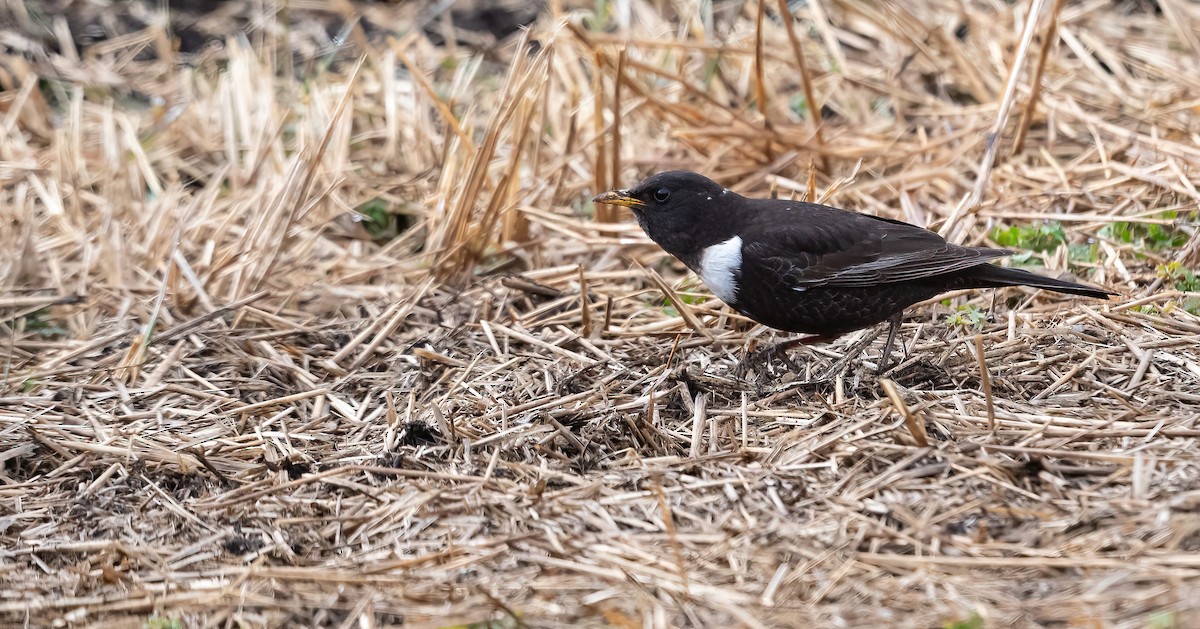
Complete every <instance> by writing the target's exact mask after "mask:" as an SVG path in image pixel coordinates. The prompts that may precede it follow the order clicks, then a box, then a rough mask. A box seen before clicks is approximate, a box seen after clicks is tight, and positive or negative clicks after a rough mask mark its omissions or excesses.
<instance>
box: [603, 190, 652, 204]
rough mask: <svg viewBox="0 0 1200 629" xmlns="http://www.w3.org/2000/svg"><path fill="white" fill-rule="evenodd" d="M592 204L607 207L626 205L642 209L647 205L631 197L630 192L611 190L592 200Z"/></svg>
mask: <svg viewBox="0 0 1200 629" xmlns="http://www.w3.org/2000/svg"><path fill="white" fill-rule="evenodd" d="M592 203H605V204H607V205H624V206H625V207H634V208H640V207H644V206H645V205H646V203H645V202H644V201H640V200H638V199H635V198H633V197H631V196H629V191H628V190H610V191H608V192H605V193H604V194H601V195H597V196H596V198H595V199H592Z"/></svg>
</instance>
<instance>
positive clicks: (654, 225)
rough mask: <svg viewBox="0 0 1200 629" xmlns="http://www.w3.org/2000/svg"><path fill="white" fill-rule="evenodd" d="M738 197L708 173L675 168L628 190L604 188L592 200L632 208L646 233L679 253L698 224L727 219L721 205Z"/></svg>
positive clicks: (675, 252)
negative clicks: (608, 189) (606, 190)
mask: <svg viewBox="0 0 1200 629" xmlns="http://www.w3.org/2000/svg"><path fill="white" fill-rule="evenodd" d="M735 199H740V197H738V195H737V194H735V193H733V192H730V191H729V190H727V189H725V188H723V187H721V186H720V185H719V184H717V183H716V182H715V181H713V180H711V179H709V178H708V177H705V176H703V175H698V174H696V173H693V172H688V171H683V170H673V171H669V172H665V173H659V174H657V175H653V176H651V177H648V178H646V179H644V180H642V182H641V183H639V184H637V185H636V186H634V187H632V188H629V189H628V190H612V191H610V192H605V193H604V194H601V195H599V196H597V197H596V198H595V199H593V201H594V202H595V203H607V204H609V205H622V206H625V207H627V208H629V209H631V210H633V215H634V216H635V217H637V221H638V224H639V225H641V226H642V230H643V231H645V232H646V235H648V236H650V238H651V239H652V240H654V241H655V242H657V243H658V244H660V245H661V246H662V247H663V248H664V249H666V250H667V251H668V252H670V253H673V254H676V255H679V254H680V253H685V251H682V250H683V249H687V248H689V247H688V246H687V245H688V244H690V241H691V240H692V238H690V237H689V236H693V235H696V233H697V226H698V225H712V224H713V223H714V222H716V223H720V222H724V221H723V220H722V215H723V214H725V212H723V211H722V210H721V208H723V207H729V206H730V205H731V202H734V200H735ZM696 244H700V243H696Z"/></svg>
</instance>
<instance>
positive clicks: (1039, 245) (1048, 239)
mask: <svg viewBox="0 0 1200 629" xmlns="http://www.w3.org/2000/svg"><path fill="white" fill-rule="evenodd" d="M991 237H992V240H994V241H995V242H996V244H998V245H1000V246H1001V247H1011V248H1014V249H1024V250H1026V251H1036V252H1038V253H1045V252H1048V251H1054V250H1056V249H1058V247H1059V246H1060V245H1064V244H1066V242H1067V232H1066V230H1064V229H1063V226H1062V223H1059V222H1058V221H1049V222H1046V223H1041V224H1036V225H1013V226H1012V227H996V228H995V229H993V230H992V234H991Z"/></svg>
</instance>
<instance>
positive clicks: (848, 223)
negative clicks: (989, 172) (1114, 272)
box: [594, 171, 1116, 371]
mask: <svg viewBox="0 0 1200 629" xmlns="http://www.w3.org/2000/svg"><path fill="white" fill-rule="evenodd" d="M594 201H595V202H596V203H607V204H610V205H622V206H625V207H628V208H629V209H631V210H633V214H634V216H636V217H637V221H638V224H639V225H641V226H642V229H643V230H644V231H645V232H646V234H647V235H648V236H650V238H651V239H652V240H654V242H656V243H658V244H659V246H661V247H662V248H663V249H665V250H666V251H667V253H670V254H671V255H673V256H675V257H676V258H679V260H680V261H682V262H683V263H684V264H686V265H687V266H688V268H690V269H692V270H693V271H695V272H696V274H697V275H699V276H700V279H702V280H703V281H704V283H705V284H706V285H707V286H708V287H709V289H711V290H712V292H713V294H715V295H716V296H717V297H720V298H721V300H722V301H724V302H725V303H727V304H729V305H730V306H732V307H733V308H734V309H736V310H737V311H738V312H740V313H742V314H744V315H746V316H747V317H750V318H751V319H754V320H755V321H758V322H759V323H762V324H764V325H767V326H770V327H772V328H776V329H779V330H784V331H787V332H801V333H807V334H811V335H812V336H810V337H806V338H803V339H801V340H800V342H802V343H822V342H827V341H830V340H833V339H834V338H837V337H838V336H841V335H843V334H846V333H848V332H853V331H854V330H859V329H862V328H865V327H868V326H870V325H873V324H876V323H879V322H881V321H890V323H891V327H890V329H889V331H888V338H887V343H886V344H885V347H884V351H883V357H882V360H881V362H880V364H879V370H880V371H883V370H884V369H885V368H886V365H887V363H888V359H889V358H890V357H891V351H892V344H893V343H894V341H895V338H896V330H897V328H898V327H899V325H900V319H901V316H902V315H903V313H904V309H905V308H907V307H909V306H911V305H913V304H915V303H917V302H919V301H924V300H926V299H929V298H931V297H934V296H936V295H938V294H940V293H944V292H947V291H952V290H958V289H963V288H996V287H1000V286H1019V285H1025V286H1032V287H1035V288H1044V289H1047V290H1052V291H1056V292H1059V293H1068V294H1071V295H1083V296H1085V297H1097V298H1100V299H1107V298H1108V296H1109V295H1114V294H1116V293H1112V292H1110V291H1107V290H1104V289H1100V288H1091V287H1089V286H1083V285H1082V284H1075V283H1073V282H1065V281H1062V280H1056V279H1053V278H1049V277H1043V276H1041V275H1037V274H1034V273H1030V272H1028V271H1022V270H1020V269H1011V268H1003V267H998V266H995V265H993V264H989V263H988V262H989V261H990V260H993V259H996V258H1000V257H1003V256H1007V255H1011V254H1012V253H1013V252H1012V251H1008V250H1004V249H989V248H986V247H964V246H961V245H955V244H952V243H948V242H946V241H945V240H944V239H943V238H942V237H941V236H939V235H937V234H935V233H933V232H931V231H929V230H927V229H922V228H920V227H917V226H916V225H911V224H909V223H904V222H901V221H895V220H891V219H886V218H880V217H877V216H869V215H867V214H857V213H855V212H847V211H846V210H839V209H837V208H832V207H828V206H824V205H818V204H815V203H803V202H800V201H785V200H783V199H750V198H746V197H743V196H741V195H739V194H737V193H734V192H731V191H730V190H728V189H726V188H723V187H721V186H720V185H719V184H717V183H716V182H714V181H712V180H711V179H708V178H707V177H704V176H703V175H698V174H696V173H693V172H687V171H671V172H664V173H659V174H657V175H654V176H652V177H650V178H648V179H646V180H644V181H642V182H641V183H639V184H638V185H636V186H634V187H633V188H630V189H628V190H613V191H611V192H606V193H604V194H601V195H599V196H597V197H596V198H595V199H594Z"/></svg>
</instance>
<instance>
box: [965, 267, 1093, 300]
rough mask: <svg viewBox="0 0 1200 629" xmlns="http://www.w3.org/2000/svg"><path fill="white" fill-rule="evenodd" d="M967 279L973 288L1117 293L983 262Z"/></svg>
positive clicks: (1081, 293)
mask: <svg viewBox="0 0 1200 629" xmlns="http://www.w3.org/2000/svg"><path fill="white" fill-rule="evenodd" d="M967 281H968V282H970V283H971V287H972V288H998V287H1000V286H1032V287H1034V288H1044V289H1046V290H1052V291H1054V292H1056V293H1067V294H1070V295H1083V296H1084V297H1096V298H1098V299H1108V297H1109V295H1116V293H1114V292H1112V291H1107V290H1104V289H1103V288H1092V287H1091V286H1084V285H1083V284H1076V283H1075V282H1067V281H1064V280H1056V279H1054V278H1052V277H1046V276H1044V275H1038V274H1037V273H1030V272H1029V271H1025V270H1022V269H1014V268H1006V267H1002V266H996V265H994V264H981V265H979V266H976V267H971V269H970V270H969V275H968V276H967Z"/></svg>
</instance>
